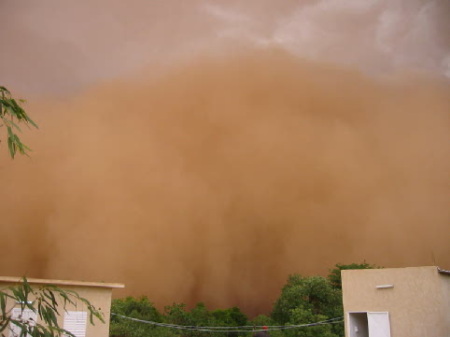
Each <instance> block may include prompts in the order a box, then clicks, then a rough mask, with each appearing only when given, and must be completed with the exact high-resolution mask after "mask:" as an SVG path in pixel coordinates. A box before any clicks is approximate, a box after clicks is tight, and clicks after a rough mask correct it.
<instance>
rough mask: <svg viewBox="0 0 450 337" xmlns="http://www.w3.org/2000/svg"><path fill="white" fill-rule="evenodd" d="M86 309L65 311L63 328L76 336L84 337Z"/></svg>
mask: <svg viewBox="0 0 450 337" xmlns="http://www.w3.org/2000/svg"><path fill="white" fill-rule="evenodd" d="M86 322H87V312H86V311H67V312H66V314H65V315H64V325H63V328H64V329H65V330H67V331H70V332H71V333H73V334H74V335H75V336H76V337H86Z"/></svg>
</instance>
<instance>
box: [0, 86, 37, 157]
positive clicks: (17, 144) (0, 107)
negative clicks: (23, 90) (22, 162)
mask: <svg viewBox="0 0 450 337" xmlns="http://www.w3.org/2000/svg"><path fill="white" fill-rule="evenodd" d="M23 102H24V100H22V99H19V100H16V99H14V98H13V97H12V96H11V93H10V92H9V90H8V89H6V88H5V87H3V86H0V127H5V128H6V139H7V143H8V149H9V154H10V156H11V158H14V157H15V155H16V154H17V152H19V153H20V154H24V155H27V152H28V151H30V148H29V147H27V146H26V145H25V144H23V143H22V141H21V140H20V138H19V136H18V135H17V132H21V131H22V130H21V129H20V126H19V124H25V125H27V126H28V127H29V126H33V127H35V128H37V127H38V126H37V125H36V123H34V122H33V120H32V119H31V118H30V117H29V116H28V114H27V113H26V111H25V110H24V109H23V108H22V106H21V105H20V103H23Z"/></svg>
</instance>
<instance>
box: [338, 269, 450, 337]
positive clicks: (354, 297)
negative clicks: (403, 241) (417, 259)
mask: <svg viewBox="0 0 450 337" xmlns="http://www.w3.org/2000/svg"><path fill="white" fill-rule="evenodd" d="M342 291H343V302H344V319H345V336H346V337H450V271H449V270H444V269H441V268H439V267H410V268H386V269H363V270H343V271H342Z"/></svg>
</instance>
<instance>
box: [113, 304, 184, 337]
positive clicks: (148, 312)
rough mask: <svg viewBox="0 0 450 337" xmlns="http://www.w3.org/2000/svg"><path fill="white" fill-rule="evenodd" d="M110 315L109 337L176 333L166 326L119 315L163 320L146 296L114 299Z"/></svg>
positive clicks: (157, 336)
mask: <svg viewBox="0 0 450 337" xmlns="http://www.w3.org/2000/svg"><path fill="white" fill-rule="evenodd" d="M111 312H112V313H114V315H112V317H111V323H110V328H109V335H110V336H111V337H145V336H154V337H173V336H177V334H176V333H175V332H174V331H173V330H171V329H168V328H162V327H158V326H156V325H152V324H145V323H142V322H136V321H132V320H129V319H126V318H122V317H121V316H126V317H133V318H137V319H141V320H145V321H152V322H159V323H161V322H163V321H164V315H162V314H161V313H160V312H159V311H158V309H157V308H155V306H154V305H153V303H151V302H150V301H149V299H148V298H147V297H146V296H142V297H139V298H133V297H131V296H129V297H126V298H125V299H114V300H113V301H112V304H111Z"/></svg>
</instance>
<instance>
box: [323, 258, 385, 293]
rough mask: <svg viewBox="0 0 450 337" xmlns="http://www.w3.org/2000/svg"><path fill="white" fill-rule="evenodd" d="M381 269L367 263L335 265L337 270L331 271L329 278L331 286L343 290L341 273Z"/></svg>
mask: <svg viewBox="0 0 450 337" xmlns="http://www.w3.org/2000/svg"><path fill="white" fill-rule="evenodd" d="M374 268H379V267H377V266H375V265H373V264H369V263H366V262H365V261H364V262H363V263H351V264H339V263H337V264H336V265H335V268H333V269H330V273H329V274H328V276H327V278H328V281H329V282H330V284H331V285H332V286H333V287H334V288H336V289H342V278H341V271H342V270H349V269H374Z"/></svg>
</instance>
